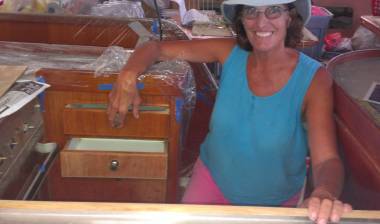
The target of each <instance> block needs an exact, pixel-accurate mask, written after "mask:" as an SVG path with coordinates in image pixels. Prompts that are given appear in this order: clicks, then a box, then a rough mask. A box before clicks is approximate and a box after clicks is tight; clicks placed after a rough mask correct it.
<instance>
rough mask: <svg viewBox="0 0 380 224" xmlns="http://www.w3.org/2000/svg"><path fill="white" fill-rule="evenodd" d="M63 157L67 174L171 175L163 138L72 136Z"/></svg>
mask: <svg viewBox="0 0 380 224" xmlns="http://www.w3.org/2000/svg"><path fill="white" fill-rule="evenodd" d="M60 158H61V172H62V176H63V177H96V178H135V179H163V180H164V179H166V178H167V169H168V165H167V163H168V153H167V142H166V141H163V140H136V139H110V138H71V139H70V140H69V141H68V143H67V144H66V146H65V147H64V149H63V150H62V151H61V153H60Z"/></svg>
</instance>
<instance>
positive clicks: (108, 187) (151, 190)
mask: <svg viewBox="0 0 380 224" xmlns="http://www.w3.org/2000/svg"><path fill="white" fill-rule="evenodd" d="M47 187H48V194H49V200H52V201H97V202H146V203H160V202H162V203H164V202H166V201H167V200H166V197H167V193H166V188H167V181H166V180H160V179H125V178H124V179H122V178H78V177H62V176H61V162H60V156H58V158H57V159H56V161H55V163H54V164H53V166H52V168H51V170H50V171H49V176H48V181H47ZM169 193H170V192H169Z"/></svg>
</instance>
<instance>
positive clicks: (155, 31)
mask: <svg viewBox="0 0 380 224" xmlns="http://www.w3.org/2000/svg"><path fill="white" fill-rule="evenodd" d="M151 31H152V33H153V34H155V35H160V31H159V24H158V19H154V20H153V22H152V27H151Z"/></svg>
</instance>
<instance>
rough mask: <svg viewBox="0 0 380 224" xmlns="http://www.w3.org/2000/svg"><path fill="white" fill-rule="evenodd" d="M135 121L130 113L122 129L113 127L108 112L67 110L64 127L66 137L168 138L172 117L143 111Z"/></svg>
mask: <svg viewBox="0 0 380 224" xmlns="http://www.w3.org/2000/svg"><path fill="white" fill-rule="evenodd" d="M139 115H140V116H139V118H138V119H135V118H134V117H133V115H132V114H131V113H128V114H127V116H126V119H125V125H124V127H122V128H113V127H111V125H110V123H109V121H108V117H107V113H106V110H99V109H73V108H65V109H64V112H63V127H64V133H65V134H66V135H76V136H114V137H138V138H167V137H168V136H169V128H170V123H169V122H170V116H169V113H168V112H163V111H141V112H140V113H139Z"/></svg>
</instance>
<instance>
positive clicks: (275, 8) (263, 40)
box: [241, 5, 290, 52]
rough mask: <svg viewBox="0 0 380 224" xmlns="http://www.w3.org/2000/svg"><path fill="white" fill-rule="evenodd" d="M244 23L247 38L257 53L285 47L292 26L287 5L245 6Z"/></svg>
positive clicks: (243, 12)
mask: <svg viewBox="0 0 380 224" xmlns="http://www.w3.org/2000/svg"><path fill="white" fill-rule="evenodd" d="M241 18H242V23H243V26H244V29H245V31H246V34H247V38H248V40H249V42H250V43H251V45H252V46H253V48H254V49H255V51H256V52H269V51H272V50H277V49H279V48H282V47H284V45H285V37H286V30H287V28H288V26H289V24H290V16H289V13H288V8H287V7H286V6H285V5H271V6H262V7H251V6H244V8H243V11H242V17H241Z"/></svg>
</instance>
